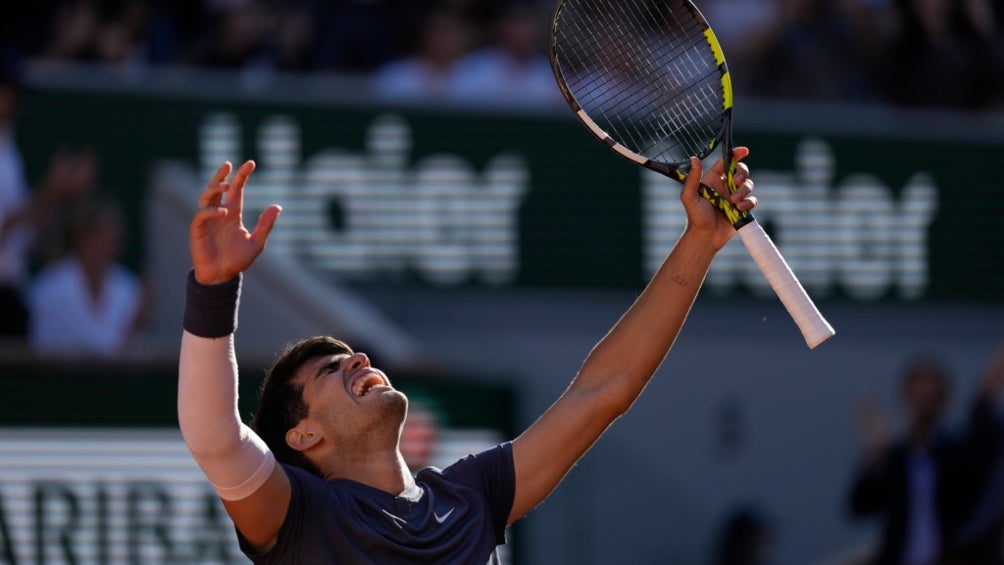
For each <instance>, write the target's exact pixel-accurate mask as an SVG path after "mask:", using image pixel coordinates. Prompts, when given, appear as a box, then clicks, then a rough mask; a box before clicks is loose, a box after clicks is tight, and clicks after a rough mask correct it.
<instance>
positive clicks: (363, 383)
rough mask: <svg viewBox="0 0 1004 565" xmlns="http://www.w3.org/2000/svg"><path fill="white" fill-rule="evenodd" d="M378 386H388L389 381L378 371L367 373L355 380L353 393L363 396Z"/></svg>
mask: <svg viewBox="0 0 1004 565" xmlns="http://www.w3.org/2000/svg"><path fill="white" fill-rule="evenodd" d="M378 386H387V381H385V380H384V379H383V377H381V376H380V375H378V374H377V373H367V374H366V375H364V376H362V377H359V378H357V379H356V380H355V381H353V383H352V394H353V395H354V396H356V397H359V398H361V397H364V396H366V395H367V394H369V393H370V391H371V390H373V388H374V387H378Z"/></svg>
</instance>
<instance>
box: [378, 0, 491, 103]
mask: <svg viewBox="0 0 1004 565" xmlns="http://www.w3.org/2000/svg"><path fill="white" fill-rule="evenodd" d="M471 34H472V30H471V29H470V26H469V24H468V23H467V21H466V20H465V18H464V17H463V16H462V15H461V14H460V13H459V12H457V11H456V10H453V9H449V8H443V9H438V10H436V11H434V12H432V13H431V14H429V16H428V18H427V20H425V24H424V25H423V26H422V27H421V31H420V32H419V37H418V40H417V44H416V46H415V49H414V50H413V52H412V54H411V55H408V56H406V57H402V58H399V59H395V60H393V61H391V62H389V63H387V64H385V65H382V66H380V67H379V68H378V69H377V70H376V72H374V73H373V76H372V87H373V92H374V94H375V95H376V96H377V97H378V98H380V99H383V100H394V101H402V100H446V99H449V98H450V97H451V96H452V93H453V90H454V87H455V78H454V77H455V74H456V64H457V61H458V60H459V59H460V58H461V57H462V56H463V55H464V53H466V52H467V49H468V47H469V46H470V43H471Z"/></svg>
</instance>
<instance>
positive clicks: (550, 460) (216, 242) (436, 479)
mask: <svg viewBox="0 0 1004 565" xmlns="http://www.w3.org/2000/svg"><path fill="white" fill-rule="evenodd" d="M748 153H749V151H748V150H747V149H746V148H738V149H736V150H735V157H736V160H740V159H742V158H744V157H746V155H747V154H748ZM692 166H693V169H692V171H693V172H692V174H691V175H690V178H689V180H688V182H687V183H686V185H685V186H684V188H683V191H682V193H681V199H682V201H683V205H684V207H685V209H686V213H687V227H686V228H685V229H684V231H683V234H682V235H681V237H680V239H679V241H678V242H677V243H676V245H675V247H674V248H673V250H672V252H671V253H670V254H669V256H668V257H667V259H666V260H665V262H664V263H663V265H662V266H661V268H660V269H659V271H658V272H657V273H656V274H655V276H654V277H653V278H652V280H651V281H650V282H649V284H648V285H647V287H646V288H645V290H644V291H643V292H642V294H641V295H640V296H639V297H638V299H637V300H636V302H635V303H634V304H633V305H632V306H631V307H630V308H629V309H628V311H627V312H626V313H625V314H624V316H623V317H622V318H621V319H620V320H619V321H618V322H617V323H616V324H615V325H614V327H613V328H612V329H611V330H610V332H609V333H608V334H607V335H606V336H605V337H603V339H601V340H600V342H599V343H597V344H596V346H595V347H594V348H593V350H592V351H591V352H590V353H589V355H588V357H587V358H586V360H585V362H584V363H583V364H582V366H581V368H580V369H579V372H578V374H577V375H575V378H574V379H572V381H571V384H570V385H569V387H568V388H567V390H566V391H565V392H564V393H563V394H562V395H561V396H560V397H559V398H558V399H557V401H556V402H555V403H554V404H553V405H552V406H551V407H550V408H549V409H548V410H547V411H546V412H544V414H543V415H542V416H541V417H540V418H539V419H538V420H537V421H536V422H534V423H533V424H532V425H531V426H530V427H529V428H527V429H526V431H524V432H523V433H522V434H521V435H519V437H517V438H516V439H514V440H512V441H511V442H506V443H503V444H501V445H498V446H496V447H494V448H492V449H489V450H487V451H484V452H482V453H478V454H475V455H470V456H467V457H465V458H463V459H461V460H460V461H458V462H456V463H454V464H453V465H450V466H448V467H446V468H444V469H442V470H439V469H436V468H431V467H430V468H427V469H424V470H422V471H420V472H419V473H418V474H417V476H413V475H412V473H411V472H410V471H409V469H408V467H407V465H406V464H405V461H404V458H403V457H402V455H401V451H400V449H399V445H398V444H399V437H400V433H401V427H402V423H403V422H404V419H405V415H406V413H407V410H408V399H407V398H406V397H405V395H404V394H402V393H401V392H400V391H398V390H396V389H395V388H394V387H393V385H392V384H391V381H390V379H389V378H388V377H387V375H385V374H384V373H383V372H382V371H380V370H379V369H378V368H376V367H373V366H372V365H371V364H370V360H369V358H368V357H367V356H366V354H365V353H362V352H356V351H353V350H352V349H351V348H350V347H349V346H348V345H346V344H344V343H342V342H341V341H338V340H335V339H333V338H329V337H315V338H309V339H307V340H304V341H302V342H300V343H298V344H296V345H294V346H292V347H291V348H289V349H288V350H287V351H286V352H284V353H283V354H282V355H281V356H280V358H279V359H278V361H277V362H276V363H275V365H274V366H273V368H272V369H270V371H269V373H268V375H267V376H266V380H265V383H264V385H263V388H262V393H261V404H260V406H259V408H258V410H257V414H256V415H255V418H254V421H253V422H252V427H253V429H252V427H249V426H247V425H245V424H243V423H242V422H241V421H240V419H239V416H238V411H237V363H236V359H235V355H234V340H233V333H234V330H235V329H236V327H237V305H238V299H239V294H240V287H241V280H242V279H241V273H242V272H243V271H245V270H246V269H247V268H248V267H250V266H251V264H252V263H253V262H254V261H255V259H256V258H257V257H258V255H259V254H260V253H261V252H262V250H263V249H264V248H265V243H266V240H267V238H268V235H269V232H270V231H271V229H272V227H273V226H274V225H275V222H276V219H277V218H278V216H279V213H280V211H281V210H280V208H279V206H277V205H272V206H270V207H268V208H267V209H266V210H265V211H264V212H263V213H262V214H261V216H260V217H259V219H258V222H257V224H256V226H255V228H254V230H253V231H251V232H248V231H247V229H245V227H244V225H243V223H242V220H241V216H242V205H243V195H244V190H245V186H246V184H247V182H248V178H249V177H250V175H251V173H252V171H253V170H254V167H255V164H254V162H252V161H248V162H246V163H244V164H243V165H241V166H240V168H238V169H237V171H236V172H235V173H234V174H233V177H232V178H230V176H231V172H232V167H231V165H230V163H225V164H223V165H222V166H221V167H220V168H219V170H218V171H217V172H216V174H215V175H214V176H213V178H212V180H210V182H209V185H208V187H207V188H206V189H205V191H204V192H203V193H202V194H201V196H200V197H199V210H198V211H197V212H196V213H195V216H194V219H193V221H192V223H191V227H190V233H189V236H190V244H191V255H192V263H193V269H192V271H191V272H190V274H189V278H188V286H187V293H188V294H187V303H186V307H185V314H184V332H183V335H182V341H181V353H180V363H179V387H178V419H179V422H180V426H181V432H182V435H183V436H184V439H185V442H186V443H187V445H188V448H189V449H190V450H191V452H192V455H193V456H194V458H195V460H196V461H197V462H198V464H199V466H200V467H201V468H202V470H203V472H204V473H205V474H206V477H207V478H208V479H209V481H210V482H211V483H212V484H213V486H214V487H215V489H216V492H217V493H218V494H219V496H220V497H221V499H222V500H223V505H224V507H225V508H226V510H227V512H228V513H229V515H230V517H231V519H232V520H233V522H234V525H235V526H236V529H237V535H238V539H239V542H240V546H241V549H242V551H244V553H245V554H246V555H247V556H248V557H249V558H250V559H251V560H252V561H253V562H254V563H308V564H318V563H378V564H380V565H386V564H394V563H465V564H466V563H472V564H478V563H497V562H498V552H497V546H498V545H500V544H503V543H505V533H506V529H507V527H508V526H509V525H510V524H512V523H513V522H515V521H516V520H518V519H519V518H521V517H522V516H524V515H526V514H527V513H528V512H530V510H532V509H533V508H534V507H535V506H537V504H539V503H540V502H541V501H543V500H544V499H545V498H546V497H547V496H548V495H549V494H550V493H551V491H553V490H554V489H555V487H557V485H558V483H559V482H560V481H561V480H562V478H563V477H564V476H565V474H566V473H568V471H569V469H571V467H572V466H573V465H574V464H575V463H576V461H578V460H579V458H580V457H582V456H583V455H584V454H585V453H586V451H587V450H588V449H589V448H590V446H592V444H593V443H594V442H595V441H596V440H597V439H598V438H599V437H600V435H601V434H602V433H603V432H604V430H606V428H607V427H608V426H609V425H610V424H611V423H612V422H613V421H614V420H615V419H616V418H617V417H619V416H620V415H622V414H624V413H625V412H626V411H627V410H628V408H629V407H630V406H631V404H632V403H633V402H634V401H635V399H636V398H637V397H638V395H639V394H640V393H641V391H642V389H644V388H645V385H646V383H647V382H648V381H649V379H650V378H651V377H652V375H653V373H654V372H655V371H656V369H657V368H658V367H659V365H660V364H661V363H662V361H663V359H664V358H665V356H666V354H667V352H668V351H669V349H670V347H671V346H672V345H673V342H674V340H675V339H676V336H677V334H678V333H679V331H680V328H681V326H682V325H683V322H684V320H685V319H686V317H687V314H688V312H689V310H690V307H691V305H692V303H693V302H694V299H695V297H696V295H697V292H698V289H699V288H700V287H701V284H702V282H703V279H704V276H705V274H706V273H707V271H708V267H709V266H710V264H711V260H712V258H713V257H714V256H715V253H716V252H717V251H718V250H719V249H721V248H722V246H724V245H725V243H726V242H727V241H728V240H729V238H731V237H732V236H733V234H734V233H735V229H734V228H733V227H732V226H731V225H730V224H729V222H728V221H727V220H726V219H725V217H724V216H723V215H722V214H721V213H719V212H718V211H717V210H715V208H714V207H712V206H711V205H710V204H708V202H707V201H705V200H704V199H703V198H701V197H700V196H699V195H698V190H697V188H698V182H697V180H698V179H699V178H701V177H702V168H701V163H700V161H698V160H696V159H694V160H693V164H692ZM228 179H229V180H228ZM703 181H704V182H705V183H706V184H708V185H709V186H711V187H713V188H715V189H716V190H719V191H720V192H721V193H723V194H726V193H727V191H726V190H725V189H724V188H723V185H724V181H723V177H722V164H721V162H720V161H719V162H718V163H717V164H716V165H715V166H714V167H713V168H711V169H710V170H709V171H708V172H706V173H704V174H703ZM736 181H737V184H738V185H739V190H738V191H737V192H736V193H735V194H733V195H732V196H730V197H729V198H730V200H731V201H732V202H733V203H734V204H735V205H736V206H737V207H738V208H740V209H743V210H750V209H752V208H753V207H754V206H755V205H756V199H755V198H754V197H753V196H752V195H751V194H750V192H751V190H752V188H753V183H752V181H751V180H749V178H748V171H747V169H746V167H745V165H741V166H740V168H739V172H738V173H737V175H736Z"/></svg>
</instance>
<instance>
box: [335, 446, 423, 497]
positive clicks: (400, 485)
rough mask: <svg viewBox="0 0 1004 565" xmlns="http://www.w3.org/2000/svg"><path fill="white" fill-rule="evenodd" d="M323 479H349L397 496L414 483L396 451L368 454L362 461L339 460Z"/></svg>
mask: <svg viewBox="0 0 1004 565" xmlns="http://www.w3.org/2000/svg"><path fill="white" fill-rule="evenodd" d="M324 478H325V479H327V480H331V479H349V480H352V481H356V482H357V483H362V484H364V485H368V486H371V487H373V488H375V489H379V490H382V491H384V492H387V493H390V494H393V495H398V494H401V493H402V492H404V491H405V490H406V489H407V488H409V487H410V486H411V485H413V484H414V483H415V479H414V477H412V475H411V471H409V470H408V466H407V465H406V464H405V462H404V457H403V456H402V455H401V453H400V452H399V451H397V450H394V451H393V452H391V453H375V454H370V455H368V456H367V457H366V458H364V459H355V460H351V459H350V460H344V459H343V460H340V461H339V463H338V464H337V465H331V466H329V468H328V469H327V470H326V471H325V472H324Z"/></svg>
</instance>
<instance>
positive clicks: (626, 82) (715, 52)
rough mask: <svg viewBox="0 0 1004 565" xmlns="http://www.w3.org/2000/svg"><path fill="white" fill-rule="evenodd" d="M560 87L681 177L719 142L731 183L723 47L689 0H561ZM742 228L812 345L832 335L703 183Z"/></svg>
mask: <svg viewBox="0 0 1004 565" xmlns="http://www.w3.org/2000/svg"><path fill="white" fill-rule="evenodd" d="M548 50H549V55H550V59H551V68H552V69H553V70H554V76H555V78H556V79H557V81H558V86H559V87H560V88H561V93H562V94H563V95H564V97H565V100H566V101H567V102H568V104H569V106H571V108H572V110H573V111H574V112H575V115H576V116H577V117H578V118H579V120H580V121H581V122H582V123H583V124H584V125H585V126H586V128H587V129H588V130H589V131H590V132H591V133H592V134H593V135H594V136H596V137H597V138H598V139H600V140H601V141H602V142H603V143H604V144H606V145H607V147H609V148H610V149H612V150H613V151H615V152H616V153H618V154H619V155H621V156H622V157H625V158H627V159H628V160H630V161H632V162H634V163H636V164H638V165H641V166H643V167H646V168H648V169H651V170H653V171H656V172H659V173H661V174H663V175H666V176H668V177H669V178H672V179H675V180H677V181H680V182H681V183H682V182H685V181H686V179H687V174H686V172H685V171H686V170H687V169H688V168H689V164H690V157H691V156H692V155H693V156H696V157H698V158H700V159H704V158H705V157H707V156H708V155H710V154H711V152H712V151H714V150H715V149H716V148H717V147H719V146H721V148H722V155H723V159H724V164H725V170H726V178H727V184H728V188H729V190H731V191H733V192H734V191H735V190H736V186H735V181H734V178H733V177H734V176H735V172H736V163H735V161H734V160H733V158H732V149H733V146H732V83H731V80H730V79H729V71H728V67H727V66H726V64H725V55H724V53H723V51H722V48H721V46H720V45H719V43H718V40H717V39H716V38H715V34H714V32H713V31H712V30H711V27H710V26H709V25H708V22H707V20H705V19H704V16H702V15H701V13H700V11H699V10H698V9H697V7H696V6H694V5H693V4H692V3H691V2H689V1H688V0H560V1H559V2H558V5H557V6H556V7H555V9H554V14H553V17H552V21H551V29H550V41H549V45H548ZM700 192H701V195H702V196H703V197H704V198H705V199H706V200H708V201H709V202H711V203H712V204H713V205H714V206H715V207H716V208H718V209H719V210H720V211H721V212H722V213H723V214H725V216H726V217H727V218H728V219H729V221H730V222H732V225H733V226H734V227H735V228H736V230H738V231H739V235H740V238H741V239H742V241H743V243H744V244H745V245H746V248H747V249H748V250H749V252H750V254H751V255H752V256H753V259H754V260H755V261H756V264H757V265H758V266H759V268H760V270H761V272H763V274H764V276H765V277H766V278H767V281H768V282H769V283H770V285H771V287H772V288H773V289H774V292H775V293H777V295H778V297H779V298H780V299H781V302H782V304H784V306H785V308H786V309H787V310H788V312H789V313H790V314H791V316H792V318H793V319H794V321H795V323H796V325H798V328H799V330H801V332H802V336H803V337H804V338H805V342H806V343H807V344H808V346H809V348H815V347H816V346H817V345H819V344H820V343H822V342H824V341H826V340H827V339H829V338H830V337H831V336H833V335H834V333H835V332H834V331H833V328H832V327H831V326H830V324H829V323H828V322H827V321H826V319H825V318H823V316H822V315H821V314H820V313H819V310H818V309H817V308H816V306H815V304H813V302H812V300H811V299H810V298H809V295H808V294H806V292H805V289H804V288H802V284H801V283H800V282H799V281H798V279H797V278H795V275H794V273H792V271H791V268H789V267H788V264H787V263H786V262H785V260H784V257H782V256H781V254H780V252H778V250H777V247H776V246H775V245H774V242H772V241H771V239H770V237H769V236H768V235H767V233H766V232H764V230H763V228H762V227H761V226H760V224H758V223H757V222H756V220H755V219H754V218H753V215H752V214H750V213H749V212H745V211H742V210H739V209H737V208H736V207H735V206H734V205H733V204H732V203H731V202H729V200H728V199H726V198H722V197H721V196H720V195H719V194H718V193H717V192H715V191H714V190H713V189H711V188H710V187H708V186H706V185H704V184H703V183H702V185H701V189H700Z"/></svg>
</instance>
